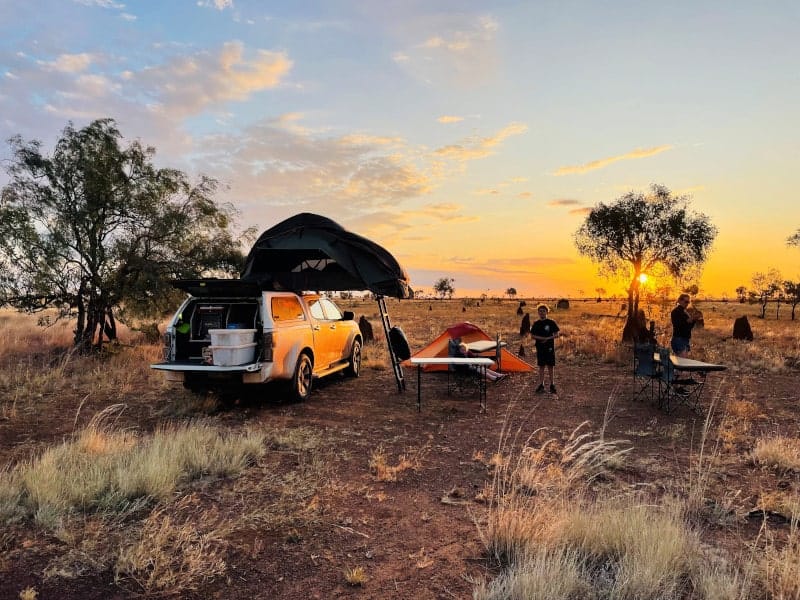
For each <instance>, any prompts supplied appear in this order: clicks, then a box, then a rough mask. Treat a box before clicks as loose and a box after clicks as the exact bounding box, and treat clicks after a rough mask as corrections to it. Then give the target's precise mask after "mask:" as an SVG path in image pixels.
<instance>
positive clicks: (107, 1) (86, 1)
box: [73, 0, 125, 10]
mask: <svg viewBox="0 0 800 600" xmlns="http://www.w3.org/2000/svg"><path fill="white" fill-rule="evenodd" d="M73 2H75V3H76V4H82V5H83V6H96V7H98V8H113V9H116V10H121V9H123V8H125V5H124V4H122V3H121V2H114V1H113V0H73Z"/></svg>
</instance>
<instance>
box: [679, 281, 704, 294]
mask: <svg viewBox="0 0 800 600" xmlns="http://www.w3.org/2000/svg"><path fill="white" fill-rule="evenodd" d="M699 291H700V287H699V286H698V285H697V284H696V283H692V284H691V285H687V286H686V287H684V288H683V293H684V294H689V295H690V296H697V293H698V292H699Z"/></svg>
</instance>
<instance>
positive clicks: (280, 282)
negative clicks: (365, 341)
mask: <svg viewBox="0 0 800 600" xmlns="http://www.w3.org/2000/svg"><path fill="white" fill-rule="evenodd" d="M242 279H243V280H248V281H254V282H258V284H259V285H260V286H261V287H262V288H265V289H270V288H272V289H287V290H295V291H299V290H317V291H331V292H335V291H345V290H369V291H371V292H373V293H374V294H376V295H378V296H393V297H396V298H409V297H411V288H410V287H409V283H408V275H407V274H406V272H405V270H404V269H403V267H401V266H400V264H399V263H398V262H397V260H396V259H395V258H394V257H393V256H392V255H391V254H390V253H389V252H388V251H387V250H385V249H384V248H382V247H381V246H379V245H378V244H376V243H375V242H373V241H371V240H368V239H367V238H365V237H362V236H360V235H357V234H355V233H352V232H350V231H347V230H346V229H344V228H343V227H342V226H341V225H339V224H338V223H336V222H334V221H332V220H331V219H328V218H327V217H322V216H320V215H315V214H311V213H301V214H298V215H295V216H293V217H290V218H288V219H286V220H285V221H282V222H281V223H278V224H277V225H275V226H274V227H271V228H270V229H267V230H266V231H265V232H264V233H262V234H261V236H260V237H259V238H258V240H256V243H255V244H254V245H253V248H252V249H251V250H250V254H249V255H248V256H247V261H246V262H245V266H244V269H243V270H242Z"/></svg>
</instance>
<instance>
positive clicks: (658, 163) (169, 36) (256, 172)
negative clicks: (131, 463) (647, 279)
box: [0, 0, 800, 297]
mask: <svg viewBox="0 0 800 600" xmlns="http://www.w3.org/2000/svg"><path fill="white" fill-rule="evenodd" d="M798 31H800V3H798V2H797V1H796V0H786V1H784V0H765V1H764V2H752V1H751V0H748V1H746V2H743V1H739V0H719V1H705V0H692V1H684V0H673V1H671V2H668V3H663V2H642V1H641V0H636V1H628V0H619V1H616V0H610V1H608V2H598V1H592V0H554V1H549V0H546V1H538V0H529V1H508V0H498V1H494V2H486V1H478V0H458V1H437V0H425V1H417V0H375V1H364V0H361V1H346V0H328V1H316V2H315V1H305V0H293V1H291V2H276V1H262V0H194V1H181V0H169V1H162V2H156V1H154V0H146V1H145V0H141V1H133V0H131V1H126V2H123V1H121V0H119V1H118V0H31V1H29V2H20V1H19V0H13V1H12V0H0V140H2V146H0V166H2V165H7V164H8V163H7V161H8V159H9V158H10V156H11V154H10V150H9V146H8V144H7V143H6V140H8V139H9V138H10V137H11V136H13V135H17V134H19V135H21V136H22V137H23V138H24V139H26V140H31V139H36V140H41V141H42V143H43V145H44V146H43V147H44V149H45V151H48V150H49V149H52V145H53V143H54V142H55V140H56V139H57V138H58V136H59V134H60V133H61V131H62V130H63V128H64V127H65V126H66V125H67V123H68V122H72V123H73V124H74V125H75V126H76V127H82V126H85V125H87V124H88V123H90V122H91V121H92V120H94V119H98V118H106V117H111V118H113V119H115V120H116V122H117V125H118V127H119V129H120V131H121V132H122V134H123V136H124V138H125V140H124V143H126V144H127V143H129V142H131V141H133V140H140V141H141V142H142V143H143V144H145V145H148V146H153V147H155V148H156V150H157V154H156V157H155V161H156V163H157V164H158V166H163V167H174V168H178V169H181V170H183V171H185V172H186V173H188V174H189V175H190V176H192V177H198V176H199V175H201V174H202V175H208V176H211V177H214V178H216V179H218V180H219V181H220V183H221V186H220V190H219V192H218V194H217V196H216V198H217V200H218V201H220V202H230V203H232V204H233V205H234V206H235V207H236V209H237V210H238V213H239V216H238V224H239V225H238V226H239V227H241V228H244V227H248V226H252V227H255V228H256V230H257V231H258V232H261V231H263V230H265V229H267V228H269V227H271V226H272V225H274V224H276V223H278V222H279V221H281V220H283V219H285V218H287V217H289V216H291V215H293V214H296V213H299V212H312V213H317V214H321V215H324V216H326V217H329V218H331V219H333V220H334V221H336V222H338V223H340V224H341V225H342V226H344V227H345V228H347V229H349V230H351V231H354V232H356V233H359V234H361V235H364V236H366V237H369V238H371V239H373V240H374V241H376V242H378V243H380V244H381V245H383V246H384V247H385V248H386V249H387V250H389V251H390V252H391V253H392V254H394V256H395V257H396V258H397V259H398V260H399V262H400V263H401V264H402V265H403V266H404V267H405V268H406V270H407V271H408V273H409V275H410V278H411V285H412V287H413V288H415V289H421V290H423V291H425V292H428V293H430V292H432V286H433V284H434V282H435V281H436V280H438V279H440V278H442V277H448V278H453V279H454V283H453V286H454V288H455V290H456V295H480V294H483V293H486V294H487V295H490V296H495V295H502V294H503V293H504V292H505V291H506V290H507V289H508V288H510V287H513V288H515V289H516V290H517V293H518V294H519V295H520V296H524V297H534V296H535V297H560V296H569V297H574V296H577V295H581V296H582V295H588V296H592V295H594V294H595V293H596V290H597V289H598V288H603V289H605V290H606V293H607V294H622V293H623V289H624V285H623V284H622V283H621V282H619V281H612V280H607V279H603V278H602V277H600V276H599V274H598V270H597V266H596V265H594V264H592V263H591V262H590V261H589V260H588V259H586V258H583V257H581V256H579V255H578V253H577V251H576V249H575V245H574V243H573V234H574V233H575V231H576V230H577V229H578V228H579V227H580V225H581V223H582V221H583V219H584V218H585V216H586V212H587V211H588V210H589V209H590V208H591V207H593V206H596V205H597V204H599V203H600V202H604V203H609V202H612V201H614V200H615V199H616V198H618V197H620V196H622V195H623V194H625V193H627V192H629V191H636V192H639V191H641V192H644V191H647V189H648V188H649V187H650V185H651V184H654V183H655V184H661V185H664V186H666V187H667V188H669V189H670V190H672V191H673V192H674V193H676V194H687V195H689V196H691V204H690V206H691V208H692V210H694V211H696V212H698V213H703V214H705V215H708V216H709V217H710V219H711V221H712V222H713V223H714V224H715V225H716V226H717V227H718V229H719V234H718V236H717V238H716V240H715V243H714V246H713V249H712V251H711V253H710V257H709V260H708V261H707V262H706V264H705V268H704V270H703V273H702V276H701V277H700V279H699V280H697V281H696V283H698V285H699V287H700V293H701V294H705V295H708V296H719V295H722V294H727V295H729V296H731V297H733V296H734V295H735V292H734V290H735V288H736V287H738V286H740V285H745V286H749V285H750V284H751V278H752V276H753V274H754V273H756V272H765V271H768V270H769V269H777V270H778V271H780V273H781V275H782V276H783V278H785V279H793V280H795V281H797V280H798V278H800V249H798V248H796V247H790V246H787V244H786V239H787V238H788V237H789V236H790V235H792V234H793V233H794V232H795V231H797V230H798V229H800V202H798V198H797V196H798V193H797V189H798V186H797V183H798V178H797V175H798V172H800V136H799V135H798V132H800V36H798V35H797V32H798ZM7 181H8V178H7V175H5V173H3V172H1V171H0V185H2V184H4V183H7ZM245 250H247V249H245Z"/></svg>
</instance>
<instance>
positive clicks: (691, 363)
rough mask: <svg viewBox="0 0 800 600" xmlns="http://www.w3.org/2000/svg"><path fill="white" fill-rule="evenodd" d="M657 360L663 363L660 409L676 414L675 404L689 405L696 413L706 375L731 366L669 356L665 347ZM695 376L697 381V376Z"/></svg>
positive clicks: (655, 355) (659, 398) (660, 380)
mask: <svg viewBox="0 0 800 600" xmlns="http://www.w3.org/2000/svg"><path fill="white" fill-rule="evenodd" d="M653 361H654V362H656V363H657V364H659V366H660V367H659V368H660V375H661V376H660V379H659V386H658V403H659V407H660V408H663V409H664V411H665V412H668V413H669V412H672V410H673V409H674V408H675V407H674V406H673V402H676V403H683V404H686V405H687V406H688V407H689V408H691V409H692V410H694V411H697V409H698V408H699V406H700V396H701V395H702V393H703V388H704V387H705V384H706V375H707V374H708V373H710V372H712V371H725V370H726V369H727V368H728V367H726V366H725V365H718V364H714V363H707V362H702V361H699V360H694V359H691V358H683V357H680V356H675V355H674V354H669V350H668V349H666V348H664V349H661V351H659V352H656V353H654V355H653ZM694 375H696V376H697V378H695V377H693V376H694Z"/></svg>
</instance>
